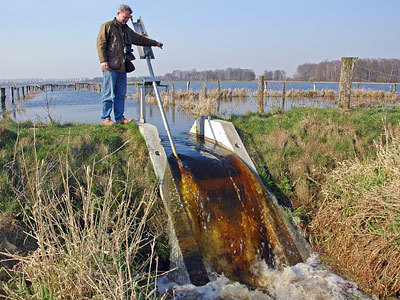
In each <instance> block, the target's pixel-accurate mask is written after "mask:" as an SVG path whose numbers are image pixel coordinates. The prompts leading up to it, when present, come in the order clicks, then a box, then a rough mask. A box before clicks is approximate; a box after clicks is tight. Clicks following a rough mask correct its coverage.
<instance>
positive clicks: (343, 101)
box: [339, 57, 358, 109]
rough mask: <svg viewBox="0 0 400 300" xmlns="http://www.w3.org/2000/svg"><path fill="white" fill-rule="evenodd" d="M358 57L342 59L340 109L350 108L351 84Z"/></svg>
mask: <svg viewBox="0 0 400 300" xmlns="http://www.w3.org/2000/svg"><path fill="white" fill-rule="evenodd" d="M357 59H358V57H342V65H341V68H340V82H339V107H341V108H343V109H349V108H350V101H351V83H352V80H353V73H354V64H355V63H356V61H357Z"/></svg>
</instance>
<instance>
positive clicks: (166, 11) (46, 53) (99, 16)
mask: <svg viewBox="0 0 400 300" xmlns="http://www.w3.org/2000/svg"><path fill="white" fill-rule="evenodd" d="M123 3H124V4H128V5H130V6H131V7H132V9H133V11H134V13H133V16H134V18H137V17H139V16H142V18H143V20H144V23H145V25H146V28H147V31H148V33H149V35H150V37H151V38H153V39H156V40H158V41H161V42H163V43H164V49H163V50H161V49H158V48H156V49H155V51H154V52H155V55H156V60H155V61H154V62H153V67H154V70H155V73H156V75H163V74H165V73H167V72H171V71H173V70H176V69H180V70H189V69H193V68H195V69H197V70H206V69H224V68H228V67H240V68H250V69H253V70H254V71H255V72H256V74H262V73H263V71H264V70H266V69H268V70H275V69H284V70H285V71H286V72H287V73H288V75H292V74H293V73H294V72H295V71H296V68H297V66H298V65H299V64H302V63H305V62H320V61H322V60H325V59H328V60H333V59H340V57H342V56H358V57H360V58H367V57H368V58H400V38H399V28H400V17H399V12H400V1H399V0H384V1H382V0H380V1H378V0H377V1H371V0H364V1H361V0H354V1H352V0H348V1H342V0H336V1H330V0H329V1H328V0H298V1H295V0H291V1H290V0H274V1H272V0H264V1H262V0H248V1H239V0H230V1H228V0H214V1H212V0H202V1H189V0H186V1H185V0H169V1H165V0H164V1H161V0H154V1H149V0H133V1H132V0H131V1H125V2H124V1H123V0H122V2H121V1H119V0H118V1H115V0H96V1H95V0H81V1H78V0H57V1H56V0H52V1H50V0H36V1H32V0H29V1H28V0H22V1H19V0H16V1H5V0H2V1H1V3H0V33H1V43H0V45H1V46H0V79H19V78H80V77H89V78H92V77H97V76H101V71H100V66H99V62H98V57H97V52H96V37H97V34H98V30H99V27H100V25H101V24H102V23H103V22H105V21H108V20H111V19H112V18H113V17H114V16H115V14H116V11H117V10H118V7H119V5H120V4H123ZM135 53H137V50H136V49H135ZM135 65H136V71H135V72H134V73H132V76H141V75H147V74H148V71H147V66H146V64H145V61H143V60H139V59H137V60H136V62H135Z"/></svg>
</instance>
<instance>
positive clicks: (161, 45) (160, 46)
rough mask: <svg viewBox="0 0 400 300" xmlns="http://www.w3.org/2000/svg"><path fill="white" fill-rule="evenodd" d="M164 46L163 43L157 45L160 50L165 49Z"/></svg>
mask: <svg viewBox="0 0 400 300" xmlns="http://www.w3.org/2000/svg"><path fill="white" fill-rule="evenodd" d="M163 46H164V45H163V43H161V42H157V45H156V47H158V48H160V49H162V47H163Z"/></svg>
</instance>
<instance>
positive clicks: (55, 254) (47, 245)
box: [0, 121, 168, 299]
mask: <svg viewBox="0 0 400 300" xmlns="http://www.w3.org/2000/svg"><path fill="white" fill-rule="evenodd" d="M156 186H157V183H156V179H155V176H154V173H153V170H152V166H151V164H150V162H149V159H148V155H147V149H146V146H145V143H144V140H143V138H142V137H141V135H140V133H139V131H138V128H137V126H136V125H134V124H132V125H131V124H129V125H128V126H122V125H116V126H112V127H101V126H100V125H90V124H81V125H74V124H65V125H59V124H50V125H40V124H36V125H34V124H32V123H30V122H26V123H20V124H17V123H14V122H11V121H2V122H1V123H0V210H1V214H0V226H1V228H0V232H1V233H0V246H1V249H0V251H1V254H0V255H1V257H0V260H1V264H0V267H1V271H0V275H1V276H0V280H1V281H0V284H1V286H0V291H1V294H2V295H3V297H6V299H117V298H118V299H128V298H131V297H133V298H137V299H156V298H157V295H156V291H155V286H154V284H153V282H154V280H155V278H156V275H157V270H159V269H165V270H166V268H167V267H165V268H164V266H163V265H162V259H161V260H159V259H158V254H157V253H167V251H168V249H167V248H165V246H162V245H165V243H164V242H160V236H161V235H162V233H163V230H162V228H163V227H164V226H163V224H162V222H163V220H162V219H161V218H160V216H161V215H162V214H159V213H157V211H158V209H159V208H158V201H157V199H158V195H157V192H156ZM165 257H166V259H167V260H168V254H165Z"/></svg>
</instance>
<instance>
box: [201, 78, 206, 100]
mask: <svg viewBox="0 0 400 300" xmlns="http://www.w3.org/2000/svg"><path fill="white" fill-rule="evenodd" d="M201 93H202V95H203V96H204V97H207V81H204V82H203V89H202V92H201Z"/></svg>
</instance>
